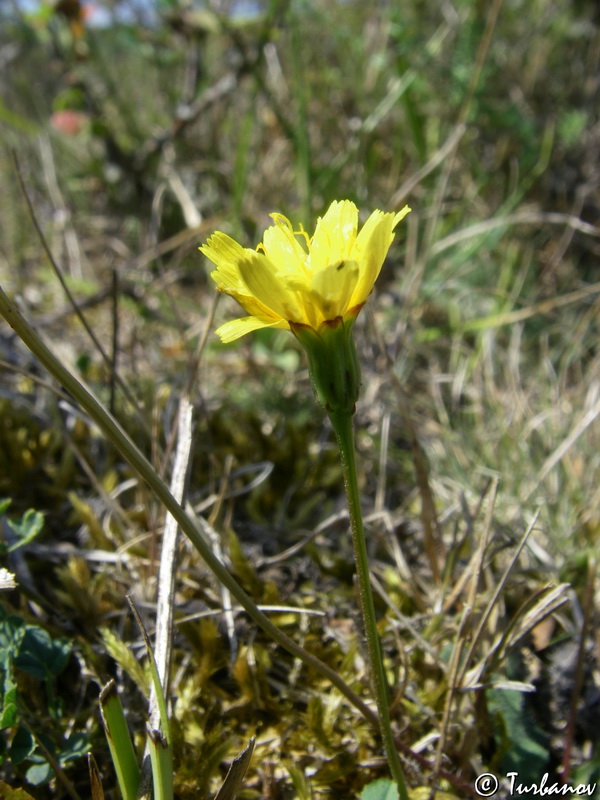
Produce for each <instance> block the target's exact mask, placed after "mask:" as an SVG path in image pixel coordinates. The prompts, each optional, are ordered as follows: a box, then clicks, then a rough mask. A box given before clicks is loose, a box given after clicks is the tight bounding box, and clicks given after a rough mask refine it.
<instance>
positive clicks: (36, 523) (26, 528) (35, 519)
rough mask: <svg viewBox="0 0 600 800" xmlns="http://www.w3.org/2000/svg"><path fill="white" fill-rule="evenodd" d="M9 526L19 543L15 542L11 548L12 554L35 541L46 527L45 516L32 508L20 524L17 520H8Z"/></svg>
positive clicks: (9, 550)
mask: <svg viewBox="0 0 600 800" xmlns="http://www.w3.org/2000/svg"><path fill="white" fill-rule="evenodd" d="M8 526H9V528H11V529H12V531H13V532H14V533H15V534H16V536H17V539H18V541H16V542H14V544H12V545H11V546H10V547H9V548H8V552H9V553H12V551H13V550H18V548H19V547H23V546H24V545H26V544H29V542H31V541H33V540H34V539H35V537H36V536H37V535H38V534H39V533H40V531H41V530H42V528H43V527H44V515H43V514H41V513H40V512H39V511H34V509H33V508H30V509H29V511H26V512H25V513H24V514H23V517H22V519H21V521H20V522H17V521H16V520H14V519H13V520H8Z"/></svg>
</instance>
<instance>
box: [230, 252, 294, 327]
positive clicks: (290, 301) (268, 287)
mask: <svg viewBox="0 0 600 800" xmlns="http://www.w3.org/2000/svg"><path fill="white" fill-rule="evenodd" d="M239 270H240V275H241V276H242V280H243V281H244V283H245V284H246V287H247V289H248V291H249V292H250V294H252V295H253V296H254V297H255V298H256V300H258V302H259V303H260V304H261V305H263V306H265V308H267V309H269V311H270V312H271V313H273V314H275V315H276V316H278V317H281V318H282V319H284V320H286V321H293V322H304V316H305V315H304V306H303V304H302V303H301V301H300V299H299V297H298V292H296V291H294V290H293V289H292V288H290V286H289V284H288V282H287V281H286V280H285V277H282V276H281V275H280V274H278V272H277V269H276V267H275V265H274V264H273V263H272V262H271V261H269V259H268V258H267V257H266V256H263V254H262V253H255V252H250V254H249V255H248V256H247V257H245V258H244V259H243V260H242V261H240V264H239Z"/></svg>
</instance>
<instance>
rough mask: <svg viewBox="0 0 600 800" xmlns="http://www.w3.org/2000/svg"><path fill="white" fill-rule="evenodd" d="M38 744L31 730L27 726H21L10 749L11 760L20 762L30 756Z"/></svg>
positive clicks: (14, 762)
mask: <svg viewBox="0 0 600 800" xmlns="http://www.w3.org/2000/svg"><path fill="white" fill-rule="evenodd" d="M36 746H37V745H36V743H35V739H34V738H33V736H32V735H31V732H30V731H28V730H27V728H23V727H19V728H18V730H17V732H16V733H15V735H14V736H13V740H12V742H11V745H10V748H9V750H8V755H9V757H10V760H11V761H12V763H13V764H20V763H21V762H22V761H25V760H27V759H28V758H30V756H31V755H32V754H33V752H34V750H35V748H36Z"/></svg>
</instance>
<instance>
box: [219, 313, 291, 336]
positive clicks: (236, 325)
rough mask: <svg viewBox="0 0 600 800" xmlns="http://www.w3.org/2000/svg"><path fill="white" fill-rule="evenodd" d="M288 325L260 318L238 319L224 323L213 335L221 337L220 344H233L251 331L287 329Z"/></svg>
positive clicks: (280, 321) (282, 321) (279, 321)
mask: <svg viewBox="0 0 600 800" xmlns="http://www.w3.org/2000/svg"><path fill="white" fill-rule="evenodd" d="M289 327H290V326H289V325H288V324H287V322H284V320H274V321H273V320H272V319H266V318H261V317H240V319H233V320H231V322H226V323H225V324H224V325H221V327H220V328H217V330H216V331H215V333H216V334H217V336H220V337H221V341H222V342H233V341H235V340H236V339H239V338H240V336H245V335H246V334H247V333H250V332H251V331H256V330H259V329H260V328H288V329H289Z"/></svg>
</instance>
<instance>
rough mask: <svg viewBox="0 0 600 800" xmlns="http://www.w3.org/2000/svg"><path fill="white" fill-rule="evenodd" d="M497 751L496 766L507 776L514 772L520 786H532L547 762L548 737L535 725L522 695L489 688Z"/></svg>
mask: <svg viewBox="0 0 600 800" xmlns="http://www.w3.org/2000/svg"><path fill="white" fill-rule="evenodd" d="M486 700H487V706H488V711H489V713H490V716H491V718H492V724H493V728H494V738H495V739H496V745H497V748H498V753H499V757H498V765H499V767H500V769H501V771H502V772H503V773H504V774H506V773H507V772H510V771H516V772H518V773H519V776H520V778H521V780H522V782H523V783H525V782H531V783H535V781H536V780H538V779H539V776H540V775H541V774H542V773H543V772H544V769H545V767H546V765H547V763H548V759H549V752H548V746H547V745H548V736H547V734H546V733H545V732H544V731H543V730H542V729H541V728H540V727H539V726H538V725H537V724H536V723H535V721H534V719H533V717H532V716H531V713H530V711H529V709H528V708H527V706H526V697H525V695H524V694H523V692H515V691H513V690H506V689H489V690H488V691H487V692H486Z"/></svg>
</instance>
